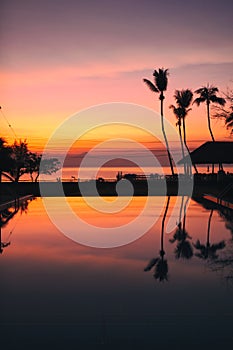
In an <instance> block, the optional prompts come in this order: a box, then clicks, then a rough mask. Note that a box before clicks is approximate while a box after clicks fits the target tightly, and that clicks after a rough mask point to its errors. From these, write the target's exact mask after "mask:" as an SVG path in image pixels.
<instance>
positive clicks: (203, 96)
mask: <svg viewBox="0 0 233 350" xmlns="http://www.w3.org/2000/svg"><path fill="white" fill-rule="evenodd" d="M217 92H218V88H217V87H215V86H213V85H209V84H207V86H203V87H201V88H200V89H197V90H196V91H195V94H198V95H199V97H197V98H196V99H195V100H194V102H193V103H196V104H197V105H198V106H200V104H201V103H206V108H207V119H208V128H209V132H210V135H211V138H212V141H213V142H214V141H215V139H214V135H213V132H212V129H211V124H210V103H211V102H212V103H215V104H218V105H220V106H224V105H225V103H226V100H225V99H224V98H222V97H218V96H217V95H216V93H217Z"/></svg>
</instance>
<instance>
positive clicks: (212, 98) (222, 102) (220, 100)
mask: <svg viewBox="0 0 233 350" xmlns="http://www.w3.org/2000/svg"><path fill="white" fill-rule="evenodd" d="M209 100H210V101H211V102H213V103H217V104H218V105H220V106H224V105H225V104H226V100H225V99H224V98H222V97H218V96H216V95H210V97H209Z"/></svg>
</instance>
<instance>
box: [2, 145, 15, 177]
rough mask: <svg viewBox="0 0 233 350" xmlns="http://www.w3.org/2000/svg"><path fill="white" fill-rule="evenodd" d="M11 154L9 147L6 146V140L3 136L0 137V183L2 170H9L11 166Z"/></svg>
mask: <svg viewBox="0 0 233 350" xmlns="http://www.w3.org/2000/svg"><path fill="white" fill-rule="evenodd" d="M11 155H12V149H11V147H9V146H7V144H6V141H5V140H4V139H3V138H0V183H1V180H2V174H3V172H8V171H10V169H11V168H12V166H13V160H12V158H11Z"/></svg>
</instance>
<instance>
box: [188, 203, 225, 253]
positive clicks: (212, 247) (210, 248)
mask: <svg viewBox="0 0 233 350" xmlns="http://www.w3.org/2000/svg"><path fill="white" fill-rule="evenodd" d="M212 216H213V209H212V210H211V211H210V216H209V220H208V228H207V239H206V244H201V242H200V240H199V239H198V240H197V242H196V244H194V247H195V248H196V249H197V250H198V251H199V253H196V254H195V255H196V256H197V257H198V258H200V259H203V260H207V259H211V260H214V259H217V258H218V255H217V251H218V250H221V249H223V248H224V247H225V241H220V242H219V243H215V244H210V224H211V219H212Z"/></svg>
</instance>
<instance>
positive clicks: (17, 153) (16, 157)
mask: <svg viewBox="0 0 233 350" xmlns="http://www.w3.org/2000/svg"><path fill="white" fill-rule="evenodd" d="M12 159H13V166H12V168H11V169H10V171H9V173H10V175H11V176H12V177H13V178H14V181H15V182H18V181H19V179H20V177H21V176H22V175H24V174H26V173H28V167H29V161H30V152H29V150H28V144H27V142H26V140H24V141H22V140H20V141H19V142H17V141H15V142H14V144H13V145H12Z"/></svg>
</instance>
